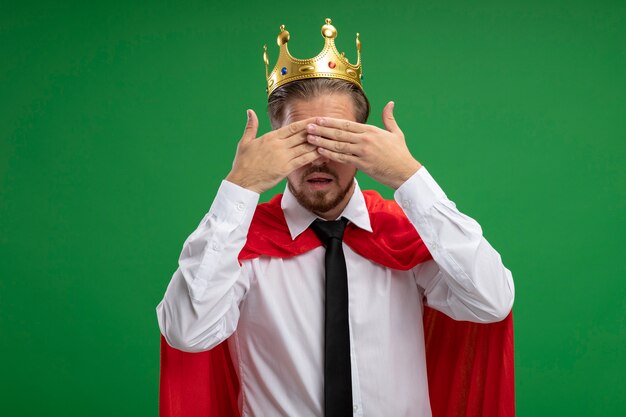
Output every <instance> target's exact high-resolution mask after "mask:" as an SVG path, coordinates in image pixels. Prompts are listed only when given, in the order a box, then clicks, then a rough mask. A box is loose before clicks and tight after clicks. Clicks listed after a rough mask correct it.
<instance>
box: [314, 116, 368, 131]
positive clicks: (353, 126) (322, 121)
mask: <svg viewBox="0 0 626 417" xmlns="http://www.w3.org/2000/svg"><path fill="white" fill-rule="evenodd" d="M315 124H316V125H319V126H326V127H332V128H334V129H341V130H345V131H346V132H352V133H365V131H366V130H367V126H368V125H366V124H362V123H357V122H353V121H350V120H345V119H333V118H332V117H318V118H316V119H315Z"/></svg>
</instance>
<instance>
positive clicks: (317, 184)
mask: <svg viewBox="0 0 626 417" xmlns="http://www.w3.org/2000/svg"><path fill="white" fill-rule="evenodd" d="M333 181H334V178H333V177H332V175H329V174H325V173H319V172H316V173H314V174H311V175H308V176H307V177H306V178H305V179H304V182H305V183H307V184H308V185H309V187H310V188H312V189H314V190H323V189H325V188H327V187H328V186H330V184H332V182H333Z"/></svg>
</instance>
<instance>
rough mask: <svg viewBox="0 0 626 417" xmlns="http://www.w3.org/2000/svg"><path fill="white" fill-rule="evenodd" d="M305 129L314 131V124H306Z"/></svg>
mask: <svg viewBox="0 0 626 417" xmlns="http://www.w3.org/2000/svg"><path fill="white" fill-rule="evenodd" d="M306 129H307V130H308V131H309V132H315V125H314V124H312V123H311V124H309V125H307V127H306Z"/></svg>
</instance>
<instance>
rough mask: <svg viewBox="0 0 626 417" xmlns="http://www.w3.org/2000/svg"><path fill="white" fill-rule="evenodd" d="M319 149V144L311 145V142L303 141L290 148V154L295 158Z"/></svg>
mask: <svg viewBox="0 0 626 417" xmlns="http://www.w3.org/2000/svg"><path fill="white" fill-rule="evenodd" d="M316 149H317V146H315V145H311V144H310V143H306V142H305V143H302V144H300V145H298V146H295V147H293V148H291V149H290V150H289V152H290V155H291V159H295V158H298V157H299V156H301V155H303V154H305V153H308V152H311V151H315V150H316Z"/></svg>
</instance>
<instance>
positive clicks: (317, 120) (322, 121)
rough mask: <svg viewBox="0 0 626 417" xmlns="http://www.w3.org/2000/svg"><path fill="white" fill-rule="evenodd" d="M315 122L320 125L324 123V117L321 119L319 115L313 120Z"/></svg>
mask: <svg viewBox="0 0 626 417" xmlns="http://www.w3.org/2000/svg"><path fill="white" fill-rule="evenodd" d="M315 123H317V124H318V125H320V126H323V125H324V119H322V118H321V117H320V118H318V119H316V120H315Z"/></svg>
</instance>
